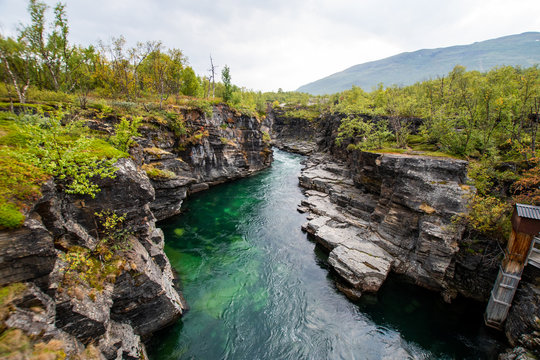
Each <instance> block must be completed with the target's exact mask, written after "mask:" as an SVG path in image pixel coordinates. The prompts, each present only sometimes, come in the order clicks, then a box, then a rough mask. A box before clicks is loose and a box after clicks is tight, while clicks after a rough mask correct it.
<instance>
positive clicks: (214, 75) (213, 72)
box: [208, 55, 217, 99]
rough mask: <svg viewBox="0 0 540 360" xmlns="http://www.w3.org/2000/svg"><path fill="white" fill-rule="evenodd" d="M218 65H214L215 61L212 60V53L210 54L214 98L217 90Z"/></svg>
mask: <svg viewBox="0 0 540 360" xmlns="http://www.w3.org/2000/svg"><path fill="white" fill-rule="evenodd" d="M216 68H217V67H216V66H214V61H213V60H212V55H210V69H208V71H210V78H211V79H212V99H213V98H214V94H215V91H216Z"/></svg>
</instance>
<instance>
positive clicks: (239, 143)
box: [131, 105, 272, 220]
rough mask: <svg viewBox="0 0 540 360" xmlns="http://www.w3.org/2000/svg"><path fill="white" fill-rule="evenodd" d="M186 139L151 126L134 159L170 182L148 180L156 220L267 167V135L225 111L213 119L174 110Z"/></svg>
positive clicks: (217, 110)
mask: <svg viewBox="0 0 540 360" xmlns="http://www.w3.org/2000/svg"><path fill="white" fill-rule="evenodd" d="M177 112H178V115H179V116H180V117H181V118H182V119H183V120H184V121H185V124H186V125H185V126H186V128H187V129H188V131H189V132H190V133H191V135H190V136H178V135H176V134H175V132H174V130H173V129H172V128H171V127H170V126H167V125H163V124H156V123H153V124H152V123H149V124H146V125H143V126H142V127H141V129H140V132H141V134H142V136H141V137H140V138H138V139H137V144H138V146H137V147H136V148H133V149H132V151H131V152H132V153H133V154H134V156H135V158H136V159H137V160H138V162H139V164H140V165H144V164H146V166H151V167H155V168H158V169H160V170H165V171H170V176H169V177H161V178H160V177H159V176H156V177H152V176H151V182H152V185H153V187H154V188H155V190H156V199H155V201H154V202H153V203H152V204H151V205H150V207H151V209H152V211H153V213H154V215H155V216H156V218H157V219H158V220H162V219H165V218H167V217H170V216H172V215H176V214H178V213H179V212H180V207H181V204H182V200H183V199H185V197H186V196H187V195H188V194H189V193H193V192H197V191H200V190H204V189H207V188H208V187H209V186H212V185H216V184H220V183H223V182H226V181H231V180H234V179H237V178H241V177H246V176H249V175H251V174H253V173H254V172H257V171H259V170H262V169H264V168H266V167H268V166H270V164H271V162H272V151H271V149H270V143H269V141H270V137H269V132H270V129H269V127H268V126H266V125H265V122H264V121H261V120H259V119H257V118H255V117H250V116H247V115H242V114H239V113H237V112H235V111H234V110H232V109H230V108H229V107H228V106H226V105H218V106H215V107H214V109H213V111H212V114H211V115H210V114H205V113H204V112H202V111H201V110H198V109H192V110H190V109H177Z"/></svg>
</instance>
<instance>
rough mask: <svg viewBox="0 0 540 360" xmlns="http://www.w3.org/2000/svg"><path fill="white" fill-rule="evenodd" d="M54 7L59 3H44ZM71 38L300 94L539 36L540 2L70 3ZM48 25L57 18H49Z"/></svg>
mask: <svg viewBox="0 0 540 360" xmlns="http://www.w3.org/2000/svg"><path fill="white" fill-rule="evenodd" d="M45 2H46V3H47V4H50V5H54V4H55V3H56V1H50V0H46V1H45ZM64 3H67V13H68V20H69V25H70V41H71V42H72V43H75V44H82V45H88V44H96V43H97V41H98V40H104V41H107V40H109V39H110V38H111V37H112V36H119V35H124V36H125V37H126V39H127V40H128V42H129V43H131V44H134V43H135V42H137V41H146V40H161V41H162V42H163V43H164V45H165V46H166V47H168V48H179V49H181V50H183V52H184V53H185V55H186V56H187V57H188V59H189V63H190V64H191V66H193V68H194V69H195V71H196V72H197V73H198V74H199V75H207V74H208V69H209V68H210V63H209V56H210V54H212V57H213V59H214V63H215V64H216V65H218V70H219V71H221V69H222V68H223V66H224V65H226V64H227V65H229V67H230V69H231V76H232V81H233V83H235V84H236V85H239V86H244V87H246V88H249V89H254V90H263V91H271V90H277V89H278V88H280V87H281V88H282V89H283V90H295V89H296V88H298V87H299V86H301V85H304V84H306V83H308V82H311V81H314V80H317V79H320V78H322V77H324V76H327V75H330V74H333V73H335V72H338V71H341V70H344V69H345V68H347V67H349V66H352V65H356V64H360V63H363V62H366V61H372V60H378V59H381V58H384V57H388V56H391V55H395V54H398V53H400V52H404V51H415V50H419V49H423V48H437V47H446V46H452V45H462V44H469V43H473V42H475V41H482V40H487V39H491V38H496V37H500V36H504V35H511V34H518V33H522V32H526V31H540V1H539V0H513V1H508V0H451V1H450V0H443V1H439V0H413V1H405V0H355V1H354V0H328V1H322V0H266V1H262V0H214V1H211V0H153V1H152V0H65V1H64ZM27 4H28V2H27V1H26V0H0V30H1V32H2V33H3V34H7V35H10V34H13V33H14V32H15V30H16V28H17V25H18V24H19V23H21V22H22V23H25V24H27V23H29V16H28V14H27V11H26V7H27ZM50 18H52V14H51V15H50Z"/></svg>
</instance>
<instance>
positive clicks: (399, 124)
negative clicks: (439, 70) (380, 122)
mask: <svg viewBox="0 0 540 360" xmlns="http://www.w3.org/2000/svg"><path fill="white" fill-rule="evenodd" d="M331 103H332V107H331V111H334V112H340V113H344V114H347V115H352V116H351V117H350V118H349V120H348V122H349V123H351V124H354V123H357V122H358V121H359V120H358V118H357V117H355V115H357V114H369V115H372V116H380V115H384V116H386V117H388V119H389V121H388V126H389V128H390V129H391V130H392V131H393V133H394V134H395V137H396V140H397V145H398V147H406V146H407V145H408V139H409V136H408V135H409V134H410V132H411V129H410V126H409V125H408V122H407V118H414V117H416V118H421V119H423V120H424V121H423V125H422V126H421V128H420V134H419V135H421V136H422V139H421V140H422V141H423V142H425V143H428V144H432V145H434V147H435V148H436V149H438V150H441V151H444V152H446V153H449V154H453V155H456V156H460V157H475V158H477V157H482V156H497V155H499V154H500V152H501V151H504V154H505V156H509V155H513V156H523V157H524V158H527V156H530V157H535V156H536V155H535V154H536V132H537V124H538V111H539V107H540V69H538V66H533V67H530V68H527V69H522V68H519V67H511V66H505V67H500V68H496V69H493V70H491V71H489V72H486V73H480V72H478V71H466V70H465V68H464V67H462V66H456V67H455V68H454V70H452V71H451V72H450V73H449V74H448V75H447V76H443V77H439V78H437V79H433V80H428V81H424V82H420V83H417V84H414V85H412V86H407V87H403V88H399V87H389V88H386V89H385V88H383V87H382V86H379V88H377V89H376V90H374V91H372V92H371V93H366V92H364V91H363V90H362V89H360V88H353V89H351V90H348V91H345V92H342V93H340V94H337V95H334V96H332V97H331ZM346 122H347V121H345V123H346ZM349 125H350V124H349ZM354 129H355V128H354V126H353V130H354ZM344 130H346V129H344ZM343 135H344V136H347V135H351V136H355V135H358V134H356V133H355V132H354V131H352V132H348V133H347V132H345V133H344V134H343ZM360 135H361V134H360ZM364 135H366V134H364ZM367 135H369V134H367ZM416 140H418V139H416Z"/></svg>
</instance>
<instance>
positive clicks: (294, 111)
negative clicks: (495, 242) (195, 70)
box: [274, 66, 540, 239]
mask: <svg viewBox="0 0 540 360" xmlns="http://www.w3.org/2000/svg"><path fill="white" fill-rule="evenodd" d="M300 96H301V95H299V94H298V95H295V97H294V99H293V98H292V97H291V100H290V101H287V99H283V100H282V101H283V102H284V103H285V104H284V103H277V102H276V103H275V104H274V106H275V108H276V109H278V111H281V112H282V113H283V115H284V116H287V117H290V118H293V119H294V118H303V119H306V120H309V121H313V120H314V118H313V116H312V114H313V113H317V112H318V114H319V115H318V117H319V118H320V117H323V116H333V117H338V118H340V119H341V126H340V127H339V131H338V134H337V138H336V142H337V144H338V145H343V146H346V147H347V148H348V149H349V150H364V151H376V152H396V153H410V154H421V155H436V156H450V157H456V158H460V159H467V160H469V176H470V177H471V180H472V184H473V185H474V186H475V187H476V188H477V193H476V196H475V197H474V201H473V202H472V203H471V209H470V213H469V215H468V216H466V217H465V218H464V219H465V220H466V221H467V223H468V225H470V227H471V228H472V229H474V230H476V231H479V232H481V233H483V234H487V235H489V236H492V237H496V238H500V239H502V238H505V237H506V234H507V232H508V229H509V225H508V224H509V222H508V219H509V214H510V211H511V205H512V203H513V202H516V201H519V202H522V203H528V204H536V205H538V204H540V195H539V192H538V185H540V180H539V179H540V176H539V171H540V170H539V165H538V160H537V158H538V146H537V143H538V131H537V129H538V122H539V121H540V119H539V111H540V69H539V68H538V66H532V67H530V68H526V69H523V68H520V67H511V66H503V67H499V68H496V69H493V70H491V71H489V72H486V73H481V72H478V71H466V69H465V68H464V67H462V66H456V67H455V68H454V69H453V70H452V71H451V72H450V73H449V74H448V75H447V76H443V77H439V78H437V79H432V80H428V81H423V82H420V83H416V84H414V85H411V86H407V87H396V86H392V87H388V88H385V87H383V85H382V84H381V85H379V87H377V88H376V89H375V90H373V91H372V92H369V93H368V92H365V91H363V90H362V89H361V88H358V87H353V88H352V89H350V90H347V91H343V92H341V93H338V94H334V95H330V96H318V97H310V96H308V95H305V94H304V96H303V97H300ZM299 100H300V101H299ZM325 114H326V115H325Z"/></svg>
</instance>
